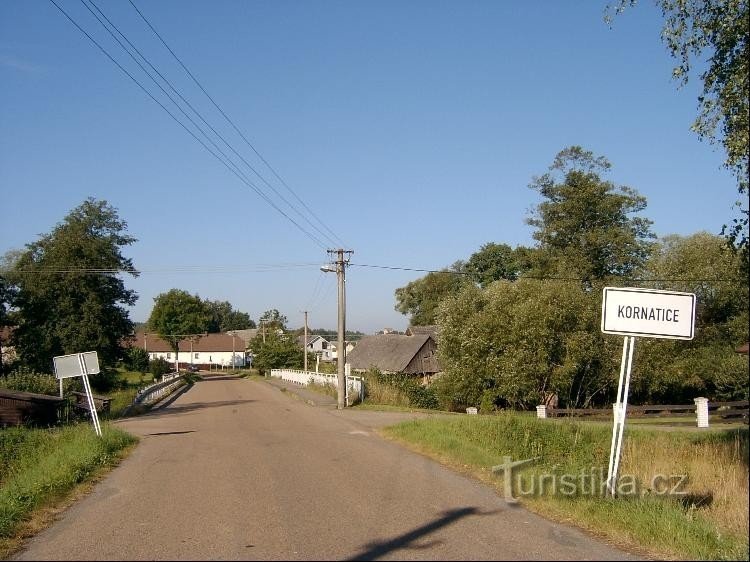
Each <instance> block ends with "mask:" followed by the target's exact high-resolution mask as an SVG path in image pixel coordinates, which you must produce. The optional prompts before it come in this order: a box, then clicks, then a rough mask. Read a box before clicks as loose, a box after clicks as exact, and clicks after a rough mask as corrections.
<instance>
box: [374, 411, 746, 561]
mask: <svg viewBox="0 0 750 562" xmlns="http://www.w3.org/2000/svg"><path fill="white" fill-rule="evenodd" d="M382 432H383V433H384V434H385V435H386V436H388V437H391V438H393V439H396V440H398V441H400V442H403V443H405V444H407V445H409V446H411V447H412V448H414V449H415V450H417V451H419V452H421V453H423V454H426V455H428V456H431V457H433V458H436V459H437V460H439V461H441V462H443V463H444V464H447V465H449V466H451V467H452V468H457V469H459V470H461V471H462V472H465V473H468V474H471V475H473V476H475V477H477V478H479V479H481V480H483V481H485V482H487V483H488V484H490V485H492V486H494V487H495V488H496V489H497V490H498V491H500V492H503V491H504V490H505V489H506V488H505V482H504V481H503V478H502V477H501V476H500V475H494V474H493V473H492V467H493V466H496V465H500V464H503V463H504V462H505V457H511V459H512V460H513V461H517V460H524V459H536V460H535V461H534V462H533V463H530V464H529V465H527V466H526V467H524V468H523V469H517V470H516V471H514V472H513V473H512V477H511V483H512V485H513V490H514V496H516V497H519V500H520V502H521V503H522V504H523V505H525V506H527V507H528V508H529V509H531V510H532V511H535V512H537V513H539V514H541V515H544V516H545V517H548V518H552V519H555V520H559V521H562V522H565V523H571V524H574V525H577V526H579V527H581V528H584V529H586V530H588V531H590V532H592V533H594V534H596V535H598V536H601V537H603V538H605V539H607V540H609V541H610V542H612V543H614V544H618V545H620V546H623V547H625V548H630V549H633V550H636V551H639V552H645V553H647V554H649V555H652V556H658V557H663V558H687V559H705V560H715V559H735V560H736V559H745V560H747V559H748V431H747V429H743V430H738V431H727V432H708V433H699V432H662V431H647V430H641V429H628V430H627V431H626V435H625V440H624V444H623V445H624V448H623V458H622V464H621V470H620V475H621V482H622V483H626V484H630V483H632V487H631V486H630V485H629V486H628V487H627V488H626V487H623V488H622V491H623V494H622V495H621V496H620V497H618V498H617V499H615V500H613V499H611V498H607V497H604V496H603V495H602V494H601V493H600V491H601V484H602V483H603V481H604V479H605V478H606V470H607V462H608V459H609V445H610V439H611V428H608V427H603V426H598V425H591V424H584V423H580V422H574V421H565V422H560V423H548V421H545V420H537V419H535V418H532V417H528V416H517V415H514V414H510V413H509V414H502V415H498V416H456V417H449V418H442V417H441V418H430V419H422V420H414V421H409V422H404V423H401V424H398V425H395V426H391V427H388V428H385V429H384V430H382ZM602 471H603V474H602ZM564 475H571V476H570V480H569V481H572V482H573V484H572V487H568V488H564V486H563V485H562V482H564V480H563V479H562V477H563V476H564ZM656 475H664V476H665V478H666V479H665V480H654V477H655V476H656ZM673 475H674V476H677V475H686V476H687V478H686V480H685V481H684V482H682V484H681V486H680V487H679V488H678V490H677V491H679V492H684V493H681V494H680V495H671V494H666V493H664V494H662V493H660V492H664V491H666V490H668V489H670V488H671V486H672V485H676V484H677V479H671V477H672V476H673ZM595 483H596V485H595ZM657 484H658V486H657ZM594 489H596V491H594Z"/></svg>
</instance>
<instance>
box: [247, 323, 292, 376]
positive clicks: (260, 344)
mask: <svg viewBox="0 0 750 562" xmlns="http://www.w3.org/2000/svg"><path fill="white" fill-rule="evenodd" d="M248 347H249V348H250V349H251V350H252V352H253V368H255V369H258V371H260V373H261V374H265V373H266V372H267V371H270V370H271V369H301V368H302V367H303V363H304V352H305V351H304V349H303V348H302V346H301V345H299V343H297V337H296V336H294V335H292V334H278V333H277V332H275V331H271V332H270V333H268V334H266V336H265V337H263V336H262V335H260V334H259V335H257V336H256V337H255V338H253V339H252V340H250V342H248Z"/></svg>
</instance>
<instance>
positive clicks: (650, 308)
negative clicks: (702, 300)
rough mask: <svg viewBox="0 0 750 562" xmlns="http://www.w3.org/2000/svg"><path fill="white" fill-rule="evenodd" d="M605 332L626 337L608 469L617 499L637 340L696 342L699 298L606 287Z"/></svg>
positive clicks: (612, 489)
mask: <svg viewBox="0 0 750 562" xmlns="http://www.w3.org/2000/svg"><path fill="white" fill-rule="evenodd" d="M602 332H603V333H605V334H617V335H621V336H625V341H624V342H623V346H622V364H621V365H620V380H619V381H618V384H617V401H616V402H615V403H614V405H613V408H614V422H613V424H612V444H611V446H610V449H609V468H608V470H607V491H608V492H609V493H610V494H611V495H612V496H614V495H615V491H616V484H617V471H618V468H619V466H620V454H621V452H622V435H623V432H624V431H625V415H626V413H627V408H628V392H629V390H630V373H631V372H632V370H633V350H634V349H635V338H636V336H638V337H647V338H667V339H677V340H691V339H693V336H694V335H695V295H694V294H693V293H679V292H676V291H659V290H655V289H636V288H630V287H605V288H604V294H603V296H602Z"/></svg>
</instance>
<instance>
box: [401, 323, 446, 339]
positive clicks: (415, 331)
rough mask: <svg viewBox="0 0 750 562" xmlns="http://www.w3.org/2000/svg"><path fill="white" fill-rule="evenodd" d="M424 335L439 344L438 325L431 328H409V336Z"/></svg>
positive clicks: (407, 331) (407, 330) (407, 333)
mask: <svg viewBox="0 0 750 562" xmlns="http://www.w3.org/2000/svg"><path fill="white" fill-rule="evenodd" d="M422 334H426V335H428V336H432V339H433V340H435V342H437V335H438V327H437V325H436V324H432V325H429V326H409V327H408V328H407V329H406V335H407V336H416V335H422Z"/></svg>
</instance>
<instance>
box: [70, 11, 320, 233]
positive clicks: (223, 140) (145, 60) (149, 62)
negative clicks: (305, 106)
mask: <svg viewBox="0 0 750 562" xmlns="http://www.w3.org/2000/svg"><path fill="white" fill-rule="evenodd" d="M88 1H89V2H90V3H91V5H92V6H93V7H94V8H95V9H96V11H97V12H99V14H101V16H102V17H103V18H104V19H105V20H107V23H109V25H110V26H111V27H112V28H113V29H114V30H115V31H116V32H117V33H118V34H119V35H120V36H121V37H122V38H123V39H124V40H125V41H126V42H127V43H128V45H130V46H131V47H132V48H133V50H134V51H135V52H136V53H138V55H139V56H140V57H141V58H142V59H143V60H144V62H145V63H146V64H147V65H148V66H149V67H151V69H152V70H153V71H154V72H155V73H156V74H158V75H159V77H160V78H161V79H162V80H163V81H164V83H165V84H166V85H167V86H168V87H169V89H170V90H172V92H174V93H175V94H176V95H177V96H178V97H179V98H180V100H182V102H183V103H184V104H185V105H187V106H188V107H189V108H190V110H191V111H192V112H193V113H195V115H196V116H197V117H198V118H199V119H200V120H201V121H202V122H203V123H204V125H206V126H207V127H208V128H209V129H211V131H212V132H213V133H214V135H216V136H217V137H218V138H219V139H220V140H221V141H222V142H223V143H224V144H225V145H226V146H227V148H229V150H231V151H232V152H233V153H234V154H235V156H237V157H238V158H239V159H240V160H241V161H242V162H243V163H244V164H245V166H247V167H248V168H249V169H250V170H251V171H252V172H253V173H254V174H255V175H256V176H257V177H258V179H260V180H261V181H262V182H263V183H265V184H266V186H268V188H269V189H271V191H273V192H274V193H275V194H276V196H277V197H279V199H281V200H282V201H283V202H284V203H286V204H287V206H289V208H290V209H292V210H293V211H294V212H295V213H297V214H298V215H299V216H300V217H301V218H302V219H303V220H304V221H305V222H307V224H309V225H310V227H312V228H313V229H314V230H316V231H317V232H318V233H319V234H320V235H321V236H323V237H324V238H326V239H327V240H328V241H329V242H333V239H332V238H331V237H330V236H328V235H327V234H326V233H325V232H323V231H322V230H320V229H319V228H318V227H317V226H316V225H315V224H313V223H312V222H311V221H310V220H309V219H308V218H307V217H306V216H305V215H304V214H303V213H302V212H301V211H300V210H299V209H297V207H295V206H294V205H293V204H292V203H290V202H289V201H288V200H287V199H286V198H285V197H284V196H283V195H282V194H281V193H279V192H278V191H277V190H276V188H275V187H274V186H273V185H271V184H270V183H269V182H268V180H266V178H265V177H263V175H261V174H260V172H258V170H256V169H255V167H254V166H253V165H252V164H250V163H249V162H248V161H247V160H246V159H245V158H244V157H243V156H242V155H241V154H240V153H239V152H237V150H235V148H234V147H233V146H232V145H231V144H230V143H229V142H228V141H227V140H226V139H225V138H224V137H223V136H222V135H221V134H220V133H219V132H218V131H217V130H216V129H215V128H214V127H213V126H212V125H211V124H210V123H209V122H208V121H207V120H206V119H205V118H204V117H203V115H201V113H200V112H199V111H198V110H197V109H195V107H193V105H192V104H191V103H190V102H189V101H188V100H187V99H185V97H184V96H183V95H182V94H181V93H180V92H179V91H178V90H177V89H176V88H175V87H174V86H173V84H172V83H171V82H170V81H169V80H168V79H167V78H166V77H165V76H164V75H163V74H162V73H161V72H159V70H158V69H157V68H156V67H155V66H154V65H153V64H152V63H151V61H150V60H149V59H148V58H147V57H146V56H145V55H144V54H143V53H142V52H141V51H140V50H139V49H138V47H136V46H135V45H134V44H133V43H132V42H131V41H130V39H128V38H127V37H126V36H125V34H123V33H122V31H120V29H119V28H118V27H117V25H115V24H114V23H113V22H112V20H110V19H109V18H108V17H107V16H106V15H105V14H104V12H102V10H101V9H100V8H99V7H98V6H97V5H96V3H95V2H94V0H88ZM81 3H83V4H84V5H85V6H86V7H87V8H88V10H89V12H91V8H89V7H88V5H87V4H86V3H85V1H84V0H81ZM91 13H92V14H93V15H94V17H96V19H98V20H99V23H101V24H102V26H104V27H105V29H107V31H109V33H110V35H112V37H113V38H114V39H115V40H116V41H117V42H118V43H119V44H120V46H121V47H122V48H123V49H124V50H125V51H126V52H127V53H128V54H129V55H130V57H131V58H132V59H133V60H134V61H135V62H136V64H138V66H140V67H141V70H143V71H144V72H145V73H146V74H147V75H148V76H149V77H150V78H151V80H153V82H154V84H156V85H157V86H158V87H159V88H160V89H161V91H162V92H164V94H165V95H166V96H167V97H169V99H170V100H171V101H172V103H174V104H175V106H177V108H178V109H179V110H180V111H181V112H182V114H183V115H185V117H186V118H187V119H189V120H190V122H191V123H193V126H195V127H196V128H197V129H198V130H199V131H201V133H202V134H203V135H204V136H205V137H206V139H208V141H209V142H210V143H211V144H212V145H213V147H214V148H216V150H218V151H219V152H220V153H221V155H222V156H224V157H225V158H226V159H227V160H229V161H230V162H231V159H230V158H229V157H228V156H227V155H226V154H225V153H224V152H223V151H222V150H221V149H220V148H219V147H218V146H216V143H214V142H213V140H211V138H210V137H209V136H208V134H206V133H205V132H204V131H203V129H201V128H200V127H199V126H198V125H197V124H196V123H195V122H194V121H193V120H192V119H191V118H190V117H189V116H188V115H187V114H186V113H185V111H183V109H182V108H181V107H180V105H179V104H178V103H177V102H176V101H175V100H174V99H173V98H172V96H170V95H169V93H167V92H166V91H165V90H164V88H163V87H162V86H161V84H159V83H158V82H157V81H156V80H155V79H154V77H153V76H151V74H150V73H149V72H148V71H147V70H146V69H145V68H143V65H141V64H140V62H138V60H137V59H136V58H135V57H134V56H133V54H132V53H131V52H130V51H128V50H127V49H126V48H125V46H124V45H122V43H121V42H120V41H119V40H118V39H117V37H116V36H115V35H114V34H113V33H112V32H111V31H110V30H109V29H108V28H107V27H106V26H105V25H104V23H103V22H102V21H101V19H99V18H98V17H97V16H96V14H94V13H93V12H91ZM232 164H233V165H234V163H233V162H232ZM246 179H248V178H246ZM248 181H250V180H249V179H248Z"/></svg>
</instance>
